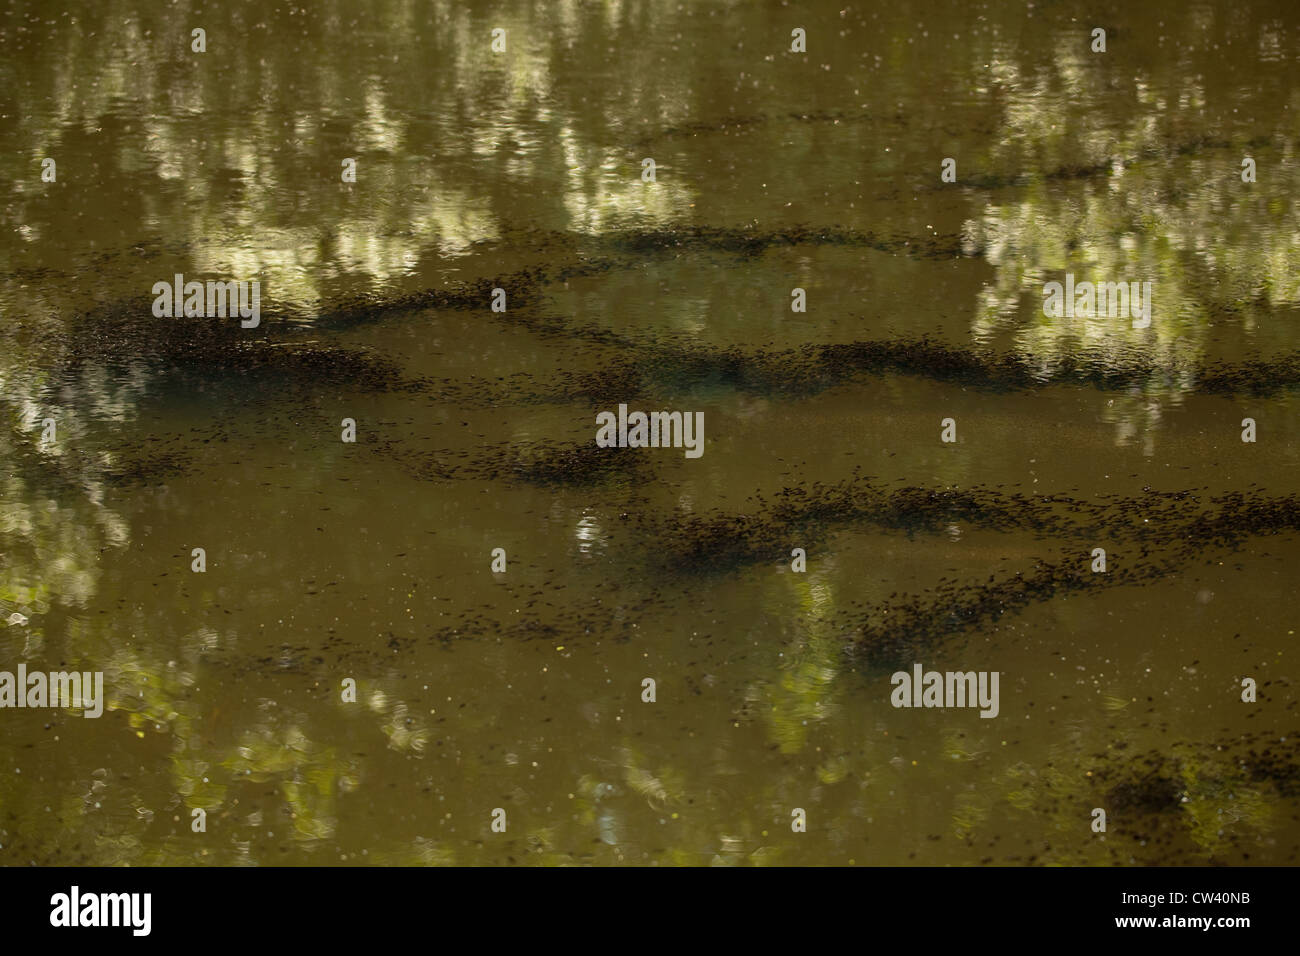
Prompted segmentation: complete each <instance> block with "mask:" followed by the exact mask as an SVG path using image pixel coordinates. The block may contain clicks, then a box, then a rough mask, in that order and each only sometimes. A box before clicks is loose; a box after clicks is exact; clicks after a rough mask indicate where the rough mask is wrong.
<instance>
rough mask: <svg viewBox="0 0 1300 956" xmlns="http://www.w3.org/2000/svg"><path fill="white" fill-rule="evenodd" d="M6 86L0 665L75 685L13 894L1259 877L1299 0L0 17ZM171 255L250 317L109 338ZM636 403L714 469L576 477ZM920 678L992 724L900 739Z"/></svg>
mask: <svg viewBox="0 0 1300 956" xmlns="http://www.w3.org/2000/svg"><path fill="white" fill-rule="evenodd" d="M1094 21H1095V22H1096V23H1097V24H1099V25H1101V26H1104V27H1105V28H1106V29H1107V30H1108V36H1109V46H1108V51H1107V53H1106V54H1105V55H1097V54H1093V53H1091V52H1090V50H1089V46H1088V35H1089V28H1090V26H1091V25H1092V24H1093V23H1094ZM796 26H798V27H803V28H805V29H807V31H808V37H809V45H808V53H807V55H799V54H792V53H789V52H787V51H788V48H789V37H790V31H791V29H792V28H793V27H796ZM196 27H201V28H203V29H204V30H205V31H206V37H207V52H206V53H202V54H199V53H194V52H191V47H190V44H191V31H192V30H193V29H194V28H196ZM498 27H499V28H503V29H504V30H505V31H506V36H507V49H506V51H505V52H504V53H494V52H492V50H491V48H490V42H491V31H492V30H493V29H494V28H498ZM0 50H2V52H3V55H0V79H2V80H3V82H2V83H0V132H2V133H3V135H4V136H5V139H6V141H7V142H8V143H10V144H11V147H12V148H11V149H9V150H7V151H6V152H5V153H4V155H3V156H0V197H2V198H3V219H4V222H5V224H6V225H7V226H8V228H6V229H4V230H0V273H3V275H4V277H5V281H4V283H3V285H2V286H0V316H2V317H3V318H2V319H0V405H3V409H4V412H5V424H4V427H3V428H0V457H2V458H3V460H4V461H5V462H6V465H7V467H6V469H5V474H4V475H3V484H2V485H0V620H3V621H8V622H11V623H9V624H8V626H6V627H4V628H3V629H0V665H2V666H0V669H5V670H14V669H15V668H16V666H17V665H18V664H19V663H25V664H27V665H28V666H30V667H32V668H33V669H35V668H37V667H43V668H44V667H52V666H54V665H55V664H58V665H59V666H66V667H69V668H72V667H75V668H78V669H82V670H101V671H103V672H104V675H105V688H106V692H107V695H108V703H107V707H106V711H105V715H104V716H103V717H102V718H101V719H99V720H84V719H82V718H81V717H80V715H79V714H78V713H75V712H72V711H62V710H57V709H54V710H26V709H24V710H5V711H2V712H0V714H2V717H0V719H3V720H4V721H5V722H6V724H7V726H6V730H5V734H4V737H3V740H4V744H3V746H0V860H3V861H4V862H8V863H11V864H12V863H28V862H60V863H82V862H86V863H113V864H116V863H123V864H125V863H131V864H142V863H143V864H148V863H189V862H216V863H223V864H268V863H332V862H346V863H365V862H370V863H385V864H388V863H394V864H451V863H457V864H474V863H498V864H499V863H509V862H514V863H538V864H564V863H574V862H579V863H581V862H595V863H620V862H627V863H642V864H644V863H655V864H661V865H668V864H718V865H729V864H736V863H743V864H770V863H783V864H806V863H826V862H833V863H845V862H849V861H853V862H856V863H871V864H898V863H912V862H919V863H931V864H940V863H957V864H980V863H1008V862H1012V863H1034V864H1042V863H1120V864H1128V863H1154V862H1179V863H1185V862H1205V861H1212V862H1226V863H1240V862H1264V863H1280V862H1284V861H1289V860H1291V859H1293V858H1294V855H1295V853H1296V851H1297V849H1300V846H1298V845H1297V843H1298V841H1300V831H1297V829H1296V827H1295V824H1294V819H1293V818H1294V816H1295V807H1294V800H1295V792H1294V780H1295V779H1296V777H1295V774H1296V767H1297V756H1296V752H1295V747H1294V743H1293V741H1294V740H1295V731H1296V729H1297V728H1295V727H1294V726H1292V725H1291V723H1289V720H1290V717H1291V715H1292V711H1293V708H1292V707H1291V704H1293V699H1292V698H1291V697H1290V695H1289V692H1288V691H1287V690H1286V688H1288V687H1289V686H1290V683H1291V681H1292V679H1293V678H1292V676H1291V674H1290V671H1289V665H1287V663H1286V660H1287V658H1286V656H1285V650H1286V646H1287V644H1286V642H1287V641H1289V640H1290V639H1291V637H1292V636H1293V635H1294V622H1293V621H1292V620H1291V619H1290V618H1291V616H1292V615H1290V614H1289V611H1290V607H1289V606H1288V605H1287V602H1286V601H1285V599H1283V600H1280V601H1279V599H1278V595H1279V594H1287V593H1289V585H1288V584H1286V582H1287V581H1288V580H1289V578H1288V576H1287V570H1288V568H1289V567H1290V566H1293V562H1294V560H1295V559H1296V558H1297V557H1300V546H1298V545H1297V543H1296V540H1295V530H1296V514H1297V507H1296V494H1297V491H1298V489H1297V487H1296V479H1295V475H1296V474H1297V472H1296V466H1297V464H1300V452H1297V448H1300V445H1297V443H1296V442H1294V440H1293V437H1294V435H1295V434H1296V433H1297V428H1300V416H1297V414H1296V405H1295V400H1294V395H1295V386H1296V385H1297V384H1300V372H1298V371H1297V369H1300V366H1298V365H1297V363H1296V354H1297V351H1300V338H1297V334H1296V328H1297V325H1296V321H1295V320H1296V318H1297V314H1298V313H1300V226H1297V222H1300V219H1298V218H1297V215H1296V207H1295V203H1296V199H1295V196H1296V194H1297V189H1296V187H1297V185H1298V184H1300V175H1298V173H1300V167H1298V166H1297V162H1296V146H1297V133H1300V128H1298V127H1297V123H1298V120H1297V117H1298V116H1300V99H1297V93H1296V88H1295V85H1294V83H1293V82H1290V81H1291V80H1292V78H1293V77H1294V75H1295V72H1296V68H1297V61H1298V60H1300V15H1298V14H1297V11H1296V9H1295V8H1294V6H1293V5H1290V4H1287V3H1282V2H1279V3H1260V4H1253V5H1250V6H1248V7H1231V8H1229V7H1225V6H1222V5H1216V4H1204V3H1202V4H1194V5H1192V6H1191V7H1184V6H1182V5H1177V6H1176V7H1175V6H1170V5H1166V4H1161V3H1156V4H1147V5H1145V6H1143V7H1141V8H1140V9H1131V8H1130V7H1128V6H1124V5H1115V6H1113V7H1106V8H1104V9H1097V8H1096V7H1084V6H1081V5H1079V4H1075V3H1071V2H1064V3H1046V4H1037V5H1035V6H1032V7H1026V8H1024V9H1013V8H1010V7H1008V8H1005V9H991V10H987V11H984V10H981V11H976V10H974V9H973V8H971V7H970V6H969V5H968V4H964V3H957V2H952V3H941V4H939V5H937V6H936V5H934V4H924V5H918V4H907V3H904V4H901V5H894V6H892V7H890V8H889V9H877V8H871V9H865V8H864V9H857V8H856V7H852V6H844V5H843V4H841V3H836V4H831V3H812V4H805V5H802V6H801V7H800V9H799V10H797V11H796V10H793V9H792V8H789V7H783V6H779V5H757V4H746V3H741V2H738V0H737V2H716V3H692V4H679V3H670V2H667V0H662V2H660V0H621V2H613V0H610V2H601V3H595V2H578V0H569V2H564V0H561V2H557V3H548V4H543V5H536V4H527V3H514V2H507V3H505V4H498V5H494V6H491V7H490V8H489V7H481V6H478V5H473V4H471V5H464V4H455V3H437V2H416V0H377V2H375V3H371V4H367V5H366V6H365V7H364V8H363V9H358V8H357V6H356V5H355V4H346V3H342V2H334V0H322V2H319V3H313V4H310V5H307V6H306V7H299V6H295V5H293V4H274V3H272V4H265V3H261V4H251V3H242V2H240V3H224V4H220V5H216V6H213V7H210V8H204V9H202V10H201V11H200V10H196V9H193V8H190V7H187V6H185V5H182V4H166V5H159V4H154V3H147V2H143V0H100V2H94V3H91V2H82V3H72V4H69V5H67V7H66V11H65V10H64V9H60V10H58V11H57V12H52V11H51V10H50V9H48V5H47V4H44V3H36V2H28V0H14V2H11V3H9V4H8V5H7V7H6V12H5V14H4V19H3V21H0ZM944 157H953V158H955V159H956V161H957V181H956V182H955V183H942V182H940V180H939V175H938V174H939V169H940V161H941V160H942V159H943V158H944ZM1246 157H1249V158H1252V159H1253V160H1254V161H1255V163H1256V164H1257V170H1258V175H1257V179H1256V181H1255V182H1252V183H1244V182H1242V179H1241V170H1242V160H1243V159H1244V158H1246ZM47 158H50V159H53V160H55V163H56V169H57V178H56V179H55V180H54V181H53V182H47V181H43V180H42V176H41V172H42V161H43V160H44V159H47ZM645 158H653V159H654V160H655V163H656V178H655V181H654V182H646V181H644V180H643V178H642V175H641V173H642V160H643V159H645ZM346 159H355V161H356V170H357V176H356V182H355V183H351V182H344V181H343V180H342V178H341V175H340V173H341V169H342V165H343V161H344V160H346ZM176 273H183V274H184V275H185V276H186V277H187V278H235V279H241V280H253V279H257V280H259V281H260V282H261V287H262V290H263V296H264V299H263V322H262V325H261V327H259V328H258V329H257V330H256V331H255V332H253V331H248V332H245V331H242V330H240V329H239V328H238V324H237V323H229V327H227V326H225V325H221V324H220V323H221V320H213V321H212V322H211V323H206V324H205V322H204V321H198V322H182V321H179V320H177V321H173V320H156V319H154V318H153V317H152V316H151V314H150V311H149V302H150V300H151V296H150V290H151V288H152V286H153V284H154V283H155V282H158V281H165V280H170V278H171V276H173V275H174V274H176ZM1067 273H1070V274H1073V275H1074V276H1075V277H1077V278H1078V279H1080V280H1084V279H1087V280H1090V281H1094V282H1106V281H1136V282H1146V281H1149V282H1151V283H1152V286H1153V290H1154V291H1153V321H1152V323H1151V325H1150V327H1149V328H1134V327H1133V325H1132V323H1130V322H1129V321H1127V320H1126V319H1122V318H1121V319H1113V318H1109V317H1100V318H1098V317H1087V316H1081V317H1064V316H1063V317H1060V318H1052V317H1048V316H1045V315H1044V314H1043V309H1042V305H1043V297H1042V287H1043V283H1044V282H1047V281H1052V280H1060V279H1061V278H1062V277H1063V276H1064V275H1065V274H1067ZM498 285H501V286H503V287H505V288H506V292H507V293H508V295H509V302H510V305H509V310H508V311H507V312H505V313H494V312H492V311H491V310H490V309H489V300H490V291H491V289H493V288H495V287H497V286H498ZM796 287H797V288H802V289H804V290H806V293H807V300H808V311H807V312H806V313H796V312H792V311H790V302H791V290H792V289H794V288H796ZM921 342H924V343H928V344H926V345H924V346H921V345H918V344H916V343H921ZM899 343H902V344H899ZM809 349H812V350H813V351H809ZM817 349H821V351H817ZM638 396H640V397H642V398H643V399H644V403H643V404H642V405H641V406H640V407H654V408H692V409H694V408H699V409H703V410H704V411H705V412H706V414H707V416H708V418H709V429H708V445H707V453H706V454H705V455H704V456H703V457H702V458H701V459H698V460H696V461H685V460H683V459H682V457H681V456H680V455H676V454H674V455H670V456H660V457H656V456H655V455H653V454H643V455H641V456H639V457H637V456H622V457H600V458H594V457H592V456H591V455H590V453H589V446H590V443H591V436H592V433H593V425H592V423H593V422H594V414H595V412H596V411H598V410H602V409H605V408H610V407H614V405H616V404H617V403H618V402H619V401H624V400H629V399H636V398H638ZM948 416H955V417H956V419H957V421H958V423H959V425H958V427H959V435H960V436H961V437H960V440H959V442H958V444H956V445H954V446H951V447H946V446H941V445H940V444H939V443H938V442H937V440H931V439H932V438H933V437H935V432H936V430H937V428H938V423H939V421H940V420H941V419H943V418H945V417H948ZM1245 417H1252V418H1254V419H1256V420H1257V421H1258V422H1259V427H1260V435H1261V437H1260V441H1259V443H1258V444H1255V445H1248V444H1244V443H1242V442H1241V441H1240V430H1241V427H1242V426H1241V424H1240V423H1241V421H1242V419H1243V418H1245ZM344 418H351V419H354V420H355V421H356V423H357V436H358V437H357V442H356V443H355V444H344V443H342V442H340V441H339V440H338V439H339V428H340V424H339V423H340V421H341V420H342V419H344ZM50 423H52V424H53V429H54V432H53V437H50V436H49V434H48V430H47V428H48V426H49V424H50ZM865 476H871V483H870V484H868V483H867V479H866V477H865ZM819 483H820V484H819ZM951 486H959V487H960V488H961V489H966V490H970V492H971V494H970V497H969V498H964V499H960V500H958V499H952V498H946V499H945V498H942V497H941V495H940V493H941V492H942V491H944V490H945V489H948V488H950V487H951ZM908 488H914V489H920V490H919V491H917V492H916V493H915V494H913V493H910V492H907V491H906V489H908ZM900 489H901V490H900ZM887 491H888V492H898V494H897V495H895V496H894V497H890V496H889V494H887ZM1239 492H1241V493H1248V495H1249V497H1243V498H1242V499H1241V500H1240V501H1234V500H1232V499H1230V498H1229V497H1225V496H1231V495H1233V494H1236V493H1239ZM1162 493H1186V494H1185V495H1182V496H1181V497H1180V496H1179V495H1177V494H1175V495H1173V497H1170V498H1161V497H1159V495H1160V494H1162ZM1035 496H1039V497H1035ZM1041 496H1061V497H1060V499H1059V500H1058V501H1057V502H1056V504H1054V505H1051V506H1050V507H1049V506H1047V505H1045V504H1043V502H1045V501H1046V498H1044V497H1041ZM1044 509H1046V510H1044ZM1049 511H1051V512H1052V513H1051V514H1049V513H1048V512H1049ZM1144 525H1145V526H1146V527H1145V528H1144V527H1143V526H1144ZM1097 546H1104V547H1106V548H1108V549H1109V558H1110V560H1111V561H1112V562H1113V569H1112V571H1113V577H1112V578H1111V579H1110V580H1109V581H1108V582H1106V584H1107V586H1105V587H1103V586H1095V587H1094V586H1093V583H1092V582H1091V581H1089V582H1082V581H1080V580H1078V579H1077V578H1076V577H1072V575H1073V574H1074V571H1073V570H1072V569H1073V568H1075V567H1076V565H1078V564H1079V563H1080V562H1082V566H1084V567H1086V565H1087V561H1088V560H1089V559H1088V557H1087V556H1088V555H1089V554H1091V551H1092V548H1094V547H1097ZM195 548H203V549H205V553H206V560H207V570H206V571H205V572H204V573H203V574H197V573H194V572H192V571H191V562H192V560H193V549H195ZM495 548H502V549H504V550H505V552H506V553H507V555H508V570H507V572H505V573H504V574H500V573H498V574H494V573H492V572H491V570H490V562H491V553H492V551H493V549H495ZM794 548H804V549H806V551H807V571H806V572H795V571H793V570H792V568H791V559H790V555H791V551H792V549H794ZM1080 555H1082V557H1080ZM891 615H893V617H892V618H891ZM899 621H903V622H908V623H896V622H899ZM908 655H912V656H913V657H915V656H916V655H923V662H924V664H925V665H926V666H927V667H935V668H937V669H940V670H958V669H960V670H969V669H973V670H999V671H1001V672H1002V674H1003V691H1002V695H1003V699H1002V708H1001V714H1000V716H999V717H998V718H997V719H995V720H981V719H979V718H978V715H977V714H976V713H975V712H973V711H972V712H961V711H911V710H901V711H896V710H893V709H892V708H890V707H889V705H888V692H889V679H888V678H889V673H890V671H891V670H892V669H893V668H894V667H895V666H896V664H897V661H898V660H899V659H911V658H910V657H908ZM1246 675H1254V676H1255V677H1257V678H1258V679H1259V681H1260V684H1261V685H1264V686H1265V688H1266V689H1265V690H1264V691H1263V692H1262V693H1261V696H1260V700H1259V701H1258V702H1257V703H1256V704H1253V705H1246V704H1241V703H1239V700H1238V698H1239V685H1240V679H1241V677H1242V676H1246ZM647 678H651V679H653V681H654V682H655V687H656V690H655V694H654V697H653V700H648V699H646V696H645V684H644V683H643V682H644V681H645V680H646V679H647ZM349 679H350V680H354V681H355V683H356V696H355V702H353V701H351V700H346V699H344V694H343V692H342V691H343V687H344V682H345V680H349ZM1266 682H1267V683H1266ZM1097 806H1107V807H1109V808H1110V810H1109V812H1110V814H1111V819H1112V827H1111V830H1110V832H1109V833H1108V834H1106V835H1105V838H1104V839H1098V838H1096V835H1094V834H1093V833H1091V831H1090V830H1089V823H1090V820H1091V817H1090V812H1091V810H1092V808H1094V807H1097ZM497 808H501V809H503V810H505V812H506V816H507V818H508V821H509V822H508V827H507V830H506V832H505V833H495V832H493V831H492V829H491V815H492V812H493V810H495V809H497ZM796 809H801V810H803V811H804V812H805V813H806V815H807V819H808V829H807V832H806V833H798V834H796V833H794V832H792V830H791V819H792V812H793V811H794V810H796ZM199 810H201V811H203V814H202V815H203V816H205V818H206V828H205V829H203V830H202V832H196V830H195V828H194V826H195V825H194V821H195V812H196V811H199Z"/></svg>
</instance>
